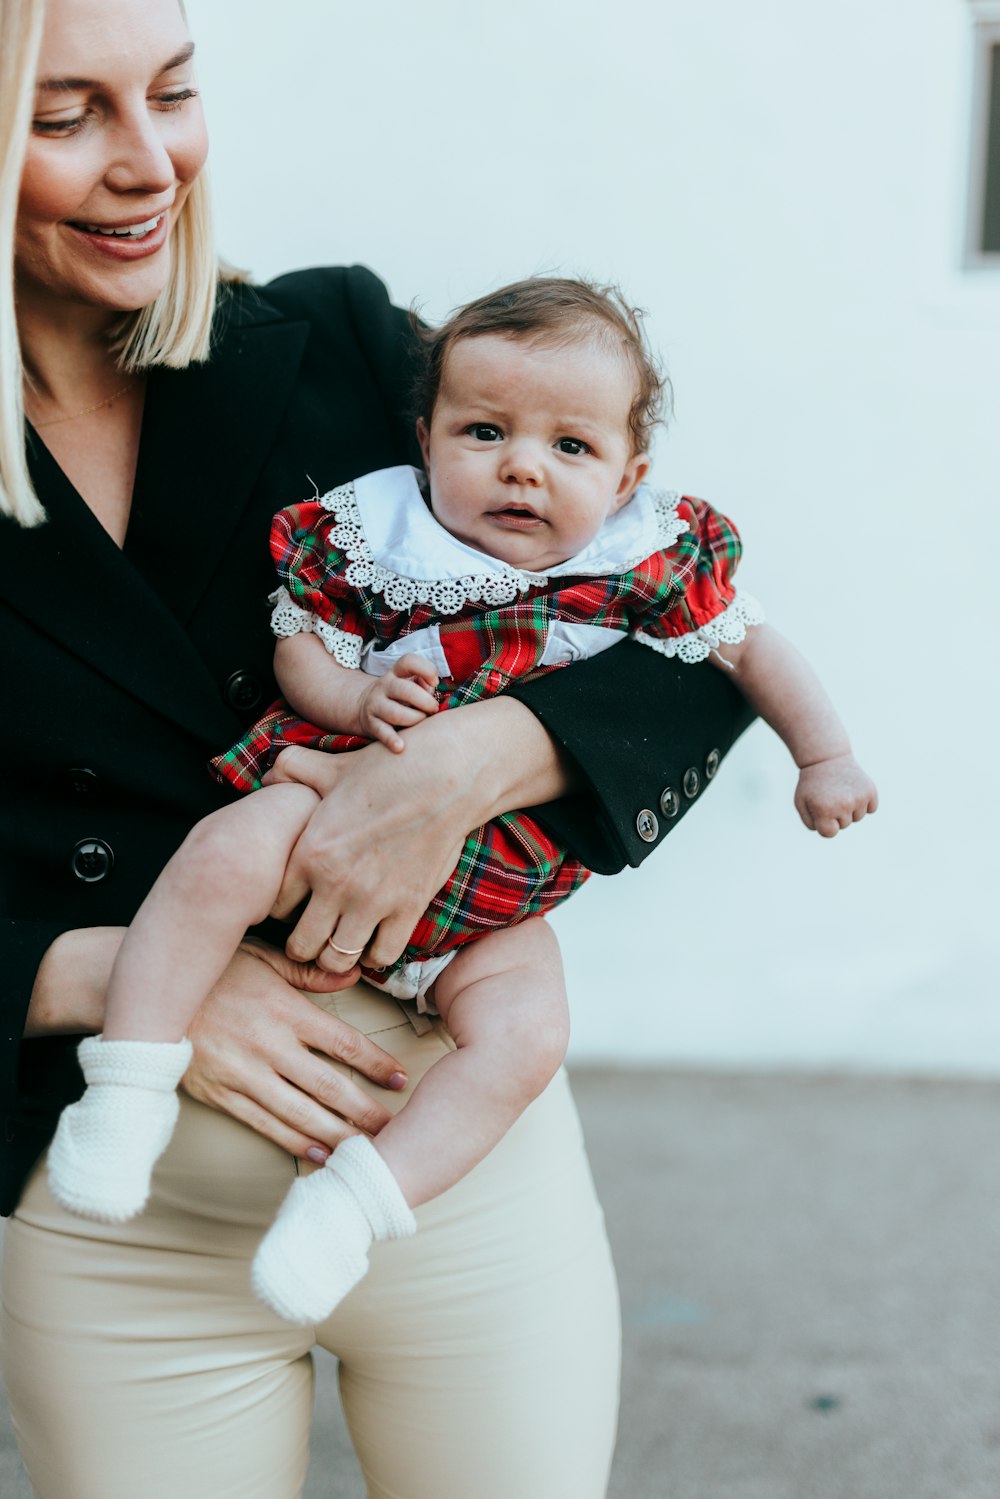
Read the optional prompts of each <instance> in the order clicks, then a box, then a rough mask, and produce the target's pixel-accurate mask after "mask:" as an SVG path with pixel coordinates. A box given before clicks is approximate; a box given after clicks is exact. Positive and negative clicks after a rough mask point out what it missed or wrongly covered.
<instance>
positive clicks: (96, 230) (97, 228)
mask: <svg viewBox="0 0 1000 1499" xmlns="http://www.w3.org/2000/svg"><path fill="white" fill-rule="evenodd" d="M162 218H163V215H162V213H158V214H157V215H156V218H155V219H147V220H146V222H145V223H144V224H130V225H129V226H128V228H127V229H105V228H102V226H101V225H100V224H81V225H80V227H81V229H86V231H87V233H88V234H103V235H104V236H105V237H106V238H108V239H142V237H143V236H144V235H146V234H151V233H152V232H153V230H154V229H155V228H156V226H157V224H158V223H159V222H160V220H161V219H162Z"/></svg>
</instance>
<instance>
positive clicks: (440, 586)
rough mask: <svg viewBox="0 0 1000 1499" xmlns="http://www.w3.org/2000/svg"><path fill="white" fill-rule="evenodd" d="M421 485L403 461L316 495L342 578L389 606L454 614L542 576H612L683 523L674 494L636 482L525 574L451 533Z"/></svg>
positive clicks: (670, 538) (501, 600)
mask: <svg viewBox="0 0 1000 1499" xmlns="http://www.w3.org/2000/svg"><path fill="white" fill-rule="evenodd" d="M425 486H426V479H425V478H424V476H423V474H422V473H421V472H420V471H419V470H418V469H414V468H410V467H409V466H408V465H402V466H400V467H398V468H384V469H379V470H378V471H377V472H376V473H373V474H365V475H364V477H363V478H361V479H355V480H354V482H353V483H352V484H344V485H341V486H340V487H339V488H337V489H333V490H331V491H330V492H329V493H328V494H325V495H321V496H320V500H319V503H320V504H321V505H322V506H323V507H324V508H325V509H326V510H329V511H330V512H331V513H332V514H333V516H334V518H335V520H336V525H335V526H334V528H333V530H332V531H331V532H330V540H331V542H332V543H333V545H334V546H337V547H339V548H340V549H341V550H342V551H343V552H344V553H345V555H346V556H347V557H348V559H349V560H350V564H351V565H350V567H349V568H348V569H347V580H348V582H350V583H351V584H353V585H355V586H357V587H370V588H372V589H373V590H374V591H375V592H376V593H382V594H384V595H385V598H386V601H387V602H388V603H389V604H390V605H391V606H392V607H393V608H412V607H413V606H414V605H415V604H418V603H421V604H425V603H430V604H432V605H433V607H434V608H436V609H437V610H439V612H440V613H442V614H454V613H455V612H456V611H457V610H459V609H461V608H462V606H463V605H464V604H466V603H486V604H506V603H510V602H511V601H512V600H513V599H515V598H516V597H517V595H518V594H519V593H523V592H525V591H526V590H527V589H529V588H533V587H537V586H538V585H539V584H543V583H545V582H547V580H548V579H549V578H560V577H581V576H583V577H614V576H616V575H617V574H620V573H624V572H628V571H629V569H630V568H632V567H635V566H636V565H637V564H638V563H639V562H641V561H642V560H643V558H644V557H648V556H650V555H651V553H653V552H655V551H659V550H660V549H661V548H663V547H668V546H671V545H672V544H673V542H675V541H676V540H677V538H678V536H680V535H681V534H682V533H683V532H684V531H686V530H687V529H688V526H687V521H685V520H682V519H681V518H680V516H679V515H678V514H677V505H678V502H679V500H680V495H679V494H678V493H676V492H675V491H666V492H661V491H654V490H651V489H650V488H649V486H648V485H646V484H642V485H640V486H639V488H638V489H637V490H636V492H635V494H634V495H633V496H632V499H631V500H630V501H629V503H628V504H627V505H624V506H623V507H622V509H621V510H618V511H616V512H615V514H614V515H612V516H610V517H609V518H608V520H607V521H605V523H604V525H603V526H602V528H601V530H600V531H599V532H598V534H597V535H596V536H595V537H594V538H593V540H592V541H591V542H590V543H589V544H588V545H587V546H586V547H584V548H583V550H582V551H580V552H578V553H577V554H576V556H575V557H570V558H568V559H567V560H566V561H565V562H560V563H557V564H556V565H555V566H554V567H550V568H549V569H548V571H547V572H545V573H530V572H524V571H522V570H521V569H519V568H515V567H511V566H510V564H509V563H506V562H501V561H500V560H499V559H498V558H496V557H491V556H489V555H488V553H486V552H480V551H477V550H476V548H475V547H471V546H468V545H467V544H466V542H464V541H460V540H459V539H458V537H457V536H452V534H451V532H450V531H446V530H445V528H444V527H443V526H442V525H441V524H440V522H439V521H438V520H437V519H436V518H435V517H434V515H433V514H432V512H431V510H430V508H429V506H428V505H427V504H426V502H425V499H424V488H425Z"/></svg>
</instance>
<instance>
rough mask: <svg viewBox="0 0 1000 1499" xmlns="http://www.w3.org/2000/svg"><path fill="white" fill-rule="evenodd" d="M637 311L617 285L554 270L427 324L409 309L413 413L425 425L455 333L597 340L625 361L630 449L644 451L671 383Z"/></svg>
mask: <svg viewBox="0 0 1000 1499" xmlns="http://www.w3.org/2000/svg"><path fill="white" fill-rule="evenodd" d="M641 318H642V311H641V309H639V308H637V307H633V306H631V304H630V303H629V302H627V301H626V300H625V298H624V296H623V295H622V293H621V291H620V289H619V288H618V287H617V286H599V285H597V284H596V283H594V282H592V281H583V280H573V279H569V278H565V277H561V276H529V277H528V278H527V279H526V280H524V281H514V282H512V283H511V285H510V286H502V287H501V288H500V290H499V291H494V292H489V293H487V295H486V296H485V297H478V298H477V299H476V301H475V302H469V303H468V304H467V305H466V306H465V307H459V308H458V309H457V310H456V311H455V312H453V313H452V315H451V317H450V318H448V320H447V322H444V323H442V324H441V326H440V328H428V327H427V325H426V324H425V323H423V322H422V321H421V320H420V317H419V316H418V314H417V313H416V311H411V313H410V322H411V324H412V325H413V329H414V332H415V333H416V335H417V339H418V341H419V345H420V348H421V350H422V353H423V358H422V360H421V364H420V368H419V370H418V372H417V376H416V379H415V381H414V388H413V404H414V408H415V412H414V414H415V415H416V416H420V417H423V419H424V421H425V422H426V423H427V425H428V426H430V422H431V415H432V413H433V410H434V404H435V402H436V401H437V397H438V391H439V389H440V386H441V376H442V372H443V370H444V363H445V360H446V359H447V357H448V350H449V349H450V348H451V347H452V345H453V344H455V343H457V342H458V340H459V339H460V338H479V337H482V336H484V335H486V334H499V335H500V336H501V337H504V338H513V339H524V340H526V341H528V342H531V343H537V344H539V345H542V346H543V347H546V348H553V347H555V348H561V347H563V346H564V345H566V344H570V343H573V342H574V341H576V340H578V339H580V338H597V339H599V340H600V341H601V342H603V343H605V344H606V345H607V346H608V347H610V348H613V349H614V350H616V351H617V352H618V353H619V354H621V356H622V357H623V358H624V359H625V361H626V362H627V364H628V365H629V366H630V367H631V370H632V373H633V375H634V377H635V395H634V397H633V400H632V405H631V408H630V410H629V415H628V425H629V432H630V434H631V438H632V453H633V455H634V454H637V453H646V452H648V451H649V447H650V443H651V442H652V437H653V432H654V431H655V429H656V428H657V426H659V425H660V423H661V422H662V421H663V420H664V412H665V409H667V408H668V406H669V399H670V382H669V380H667V378H666V377H665V376H664V374H663V372H662V370H661V369H660V366H659V364H658V362H657V360H656V359H655V358H654V356H653V354H652V352H651V350H650V348H649V346H648V344H647V342H646V338H645V335H644V333H643V329H642V322H641Z"/></svg>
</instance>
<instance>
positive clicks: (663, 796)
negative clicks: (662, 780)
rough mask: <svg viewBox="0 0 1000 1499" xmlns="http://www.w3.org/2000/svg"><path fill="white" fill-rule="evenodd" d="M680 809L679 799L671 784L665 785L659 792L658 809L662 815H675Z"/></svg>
mask: <svg viewBox="0 0 1000 1499" xmlns="http://www.w3.org/2000/svg"><path fill="white" fill-rule="evenodd" d="M680 810H681V799H680V797H679V796H678V795H677V792H676V791H675V790H674V788H673V787H672V786H665V787H664V788H663V790H662V791H661V792H660V811H661V812H662V813H663V815H664V817H676V816H677V814H678V812H679V811H680Z"/></svg>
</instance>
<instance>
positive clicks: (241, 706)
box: [222, 668, 264, 713]
mask: <svg viewBox="0 0 1000 1499" xmlns="http://www.w3.org/2000/svg"><path fill="white" fill-rule="evenodd" d="M222 696H223V697H224V698H225V700H226V702H227V703H228V704H229V706H230V708H235V709H236V711H237V713H249V712H250V710H251V708H256V707H257V705H258V703H259V702H260V700H261V698H262V697H263V696H264V691H263V688H262V687H261V683H260V678H259V677H258V676H256V675H255V673H254V672H252V671H247V670H246V669H245V668H241V669H240V670H239V671H234V672H233V674H232V676H231V677H230V678H229V679H228V681H227V682H226V685H225V687H223V689H222Z"/></svg>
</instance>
